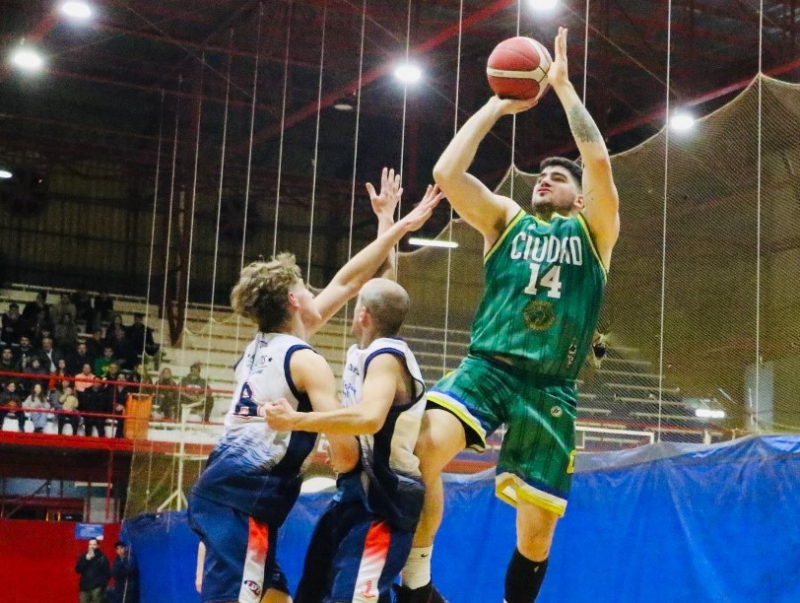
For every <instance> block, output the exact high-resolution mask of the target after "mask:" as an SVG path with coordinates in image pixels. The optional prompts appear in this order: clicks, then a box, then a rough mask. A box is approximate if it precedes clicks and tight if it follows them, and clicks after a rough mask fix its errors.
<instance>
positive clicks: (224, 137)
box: [206, 29, 233, 414]
mask: <svg viewBox="0 0 800 603" xmlns="http://www.w3.org/2000/svg"><path fill="white" fill-rule="evenodd" d="M230 44H231V47H233V30H232V29H231V31H230ZM232 59H233V57H232V56H231V55H230V54H228V79H227V81H226V83H225V111H224V117H223V119H222V151H221V153H220V160H219V188H218V194H217V225H216V230H215V233H214V261H213V265H214V268H213V270H212V271H211V308H210V310H209V313H208V335H207V341H208V344H207V348H206V367H208V365H209V364H210V362H211V339H212V337H213V332H214V328H213V325H214V305H215V303H216V300H215V299H214V298H215V297H216V292H217V266H218V264H219V230H220V221H221V219H222V194H223V190H224V185H225V149H226V146H227V142H228V114H229V112H230V97H231V85H230V78H231V63H232ZM206 414H207V411H206Z"/></svg>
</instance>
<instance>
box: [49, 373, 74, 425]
mask: <svg viewBox="0 0 800 603" xmlns="http://www.w3.org/2000/svg"><path fill="white" fill-rule="evenodd" d="M50 406H51V407H52V408H53V410H57V411H59V412H58V413H57V414H56V423H57V424H58V435H61V433H62V431H63V430H64V423H69V424H70V425H71V426H72V435H78V424H79V423H80V420H81V418H80V416H79V415H78V413H77V412H76V411H77V410H78V396H76V395H75V392H74V391H73V389H72V386H71V385H70V382H69V381H68V380H64V381H61V382H60V383H59V384H58V387H56V388H54V389H52V390H51V391H50Z"/></svg>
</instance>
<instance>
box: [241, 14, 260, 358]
mask: <svg viewBox="0 0 800 603" xmlns="http://www.w3.org/2000/svg"><path fill="white" fill-rule="evenodd" d="M263 22H264V3H263V2H262V3H260V4H259V5H258V27H257V28H256V60H255V66H254V67H253V103H252V105H251V106H250V140H249V141H248V150H247V176H246V180H245V187H244V216H243V218H242V254H241V257H240V258H239V270H241V269H242V268H244V258H245V254H246V249H247V216H248V214H249V213H250V176H251V174H252V169H253V131H254V129H255V123H256V100H257V99H258V66H259V59H260V57H261V27H262V25H263ZM241 326H242V317H241V316H239V315H238V314H237V315H236V349H237V350H238V349H239V332H240V330H241Z"/></svg>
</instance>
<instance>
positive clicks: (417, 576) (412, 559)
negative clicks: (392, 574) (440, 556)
mask: <svg viewBox="0 0 800 603" xmlns="http://www.w3.org/2000/svg"><path fill="white" fill-rule="evenodd" d="M432 554H433V547H432V546H420V547H414V548H412V549H411V554H410V555H409V556H408V561H406V566H405V567H404V568H403V571H402V572H400V582H401V583H402V585H403V586H407V587H408V588H412V589H413V588H422V587H423V586H425V585H426V584H428V583H429V582H430V581H431V555H432Z"/></svg>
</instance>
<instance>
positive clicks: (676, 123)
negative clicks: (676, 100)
mask: <svg viewBox="0 0 800 603" xmlns="http://www.w3.org/2000/svg"><path fill="white" fill-rule="evenodd" d="M669 125H670V127H671V128H672V129H673V130H676V131H677V132H685V131H686V130H691V129H692V127H693V126H694V117H692V116H691V115H689V114H688V113H684V112H683V111H679V112H677V113H675V114H674V115H673V116H672V119H670V120H669Z"/></svg>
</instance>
